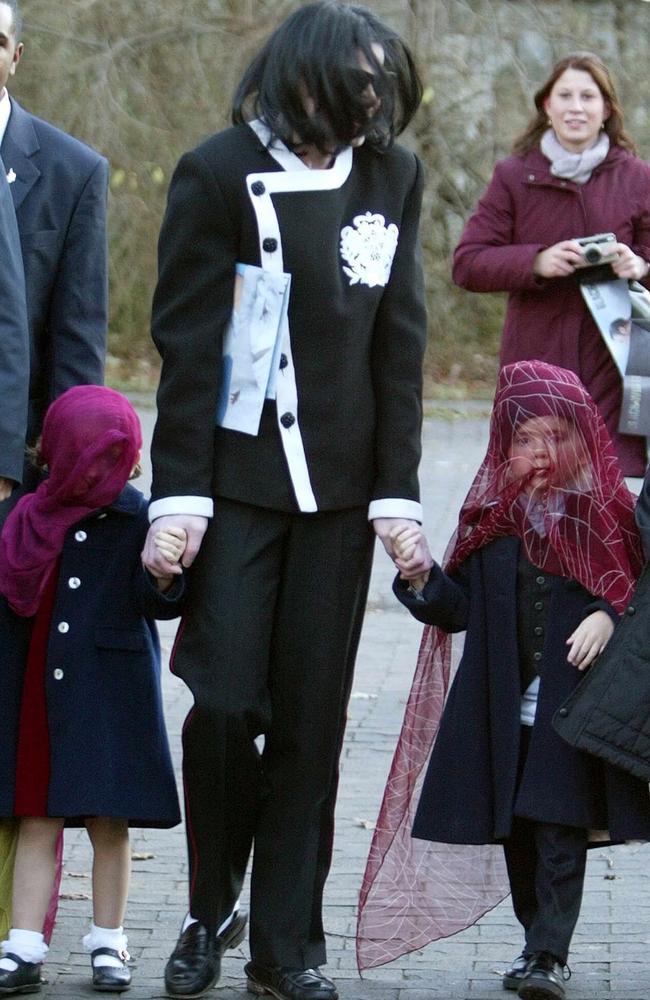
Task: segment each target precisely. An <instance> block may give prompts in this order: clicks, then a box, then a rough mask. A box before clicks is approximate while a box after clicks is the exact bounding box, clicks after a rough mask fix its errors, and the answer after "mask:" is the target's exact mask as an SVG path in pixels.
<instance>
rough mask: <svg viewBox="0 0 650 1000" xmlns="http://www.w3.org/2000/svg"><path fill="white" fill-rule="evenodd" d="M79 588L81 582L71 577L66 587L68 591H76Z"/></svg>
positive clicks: (76, 577) (75, 577)
mask: <svg viewBox="0 0 650 1000" xmlns="http://www.w3.org/2000/svg"><path fill="white" fill-rule="evenodd" d="M80 586H81V580H80V579H79V577H78V576H71V577H70V579H69V580H68V587H69V588H70V590H77V589H78V588H79V587H80Z"/></svg>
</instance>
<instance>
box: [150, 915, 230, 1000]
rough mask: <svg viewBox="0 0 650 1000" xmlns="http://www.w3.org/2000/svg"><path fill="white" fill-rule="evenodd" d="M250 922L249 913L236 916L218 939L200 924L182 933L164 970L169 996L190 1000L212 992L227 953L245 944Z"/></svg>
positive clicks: (217, 936) (193, 925) (191, 925)
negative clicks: (222, 960) (228, 949)
mask: <svg viewBox="0 0 650 1000" xmlns="http://www.w3.org/2000/svg"><path fill="white" fill-rule="evenodd" d="M247 920H248V915H247V914H246V913H242V912H238V913H235V914H234V915H233V918H232V920H231V921H230V923H229V924H228V926H227V927H226V928H224V930H223V931H221V933H220V934H216V935H212V934H210V932H209V931H208V928H207V927H206V926H205V925H204V924H200V923H197V922H195V923H193V924H190V925H189V927H186V929H185V930H184V931H181V934H180V937H179V939H178V941H177V943H176V947H175V948H174V950H173V952H172V954H171V956H170V959H169V961H168V962H167V965H166V967H165V990H166V991H167V996H170V997H183V998H185V1000H191V998H193V997H201V996H203V994H204V993H207V992H208V990H210V989H212V987H213V986H214V985H215V984H216V983H217V981H218V979H219V976H220V975H221V957H222V955H223V953H224V951H225V950H226V949H227V948H236V947H237V945H238V944H239V943H240V942H241V941H242V940H243V938H244V934H245V933H246V922H247Z"/></svg>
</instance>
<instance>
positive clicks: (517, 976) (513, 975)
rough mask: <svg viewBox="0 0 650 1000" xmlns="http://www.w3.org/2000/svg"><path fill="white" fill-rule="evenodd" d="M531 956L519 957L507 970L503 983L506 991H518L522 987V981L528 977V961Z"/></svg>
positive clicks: (522, 955)
mask: <svg viewBox="0 0 650 1000" xmlns="http://www.w3.org/2000/svg"><path fill="white" fill-rule="evenodd" d="M529 957H530V956H528V955H524V954H523V953H522V954H521V955H519V957H518V958H516V959H515V960H514V962H513V963H512V965H511V966H510V967H509V968H508V969H506V971H505V972H504V973H503V977H502V980H501V981H502V983H503V988H504V990H518V989H519V987H520V986H521V981H522V979H523V978H524V976H525V975H526V967H527V966H528V959H529Z"/></svg>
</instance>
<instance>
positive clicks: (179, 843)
mask: <svg viewBox="0 0 650 1000" xmlns="http://www.w3.org/2000/svg"><path fill="white" fill-rule="evenodd" d="M142 417H143V423H144V425H145V432H146V434H150V431H151V425H152V421H153V414H152V413H151V411H148V410H143V411H142ZM486 429H487V422H486V412H485V407H483V406H477V407H469V406H464V407H460V406H459V408H458V411H457V412H456V411H454V410H453V406H452V407H449V406H447V405H446V404H445V406H443V407H441V408H435V409H432V411H431V414H430V416H429V417H428V418H427V421H426V424H425V448H424V451H425V460H424V462H423V477H422V478H423V494H424V500H425V505H426V510H427V520H426V527H427V531H428V534H429V537H430V540H431V546H432V551H433V554H434V555H435V556H436V557H437V558H440V557H441V556H442V553H443V551H444V547H445V544H446V542H447V540H448V537H449V535H450V533H451V530H452V528H453V524H454V521H455V518H456V516H457V513H458V509H459V506H460V503H461V501H462V499H463V497H464V495H465V491H466V489H467V486H468V484H469V482H470V480H471V478H472V475H473V473H474V472H475V470H476V467H477V466H478V463H479V461H480V458H481V457H482V450H483V447H484V444H485V440H486ZM141 488H143V489H145V490H146V489H147V488H148V483H147V482H146V481H145V482H144V483H143V485H142V487H141ZM391 578H392V567H391V564H390V562H389V561H388V559H387V558H386V557H385V556H384V554H383V552H379V551H378V552H377V555H376V559H375V567H374V570H373V579H372V585H371V594H370V600H369V605H368V613H367V617H366V624H365V628H364V634H363V638H362V643H361V649H360V654H359V659H358V666H357V672H356V679H355V684H354V687H353V694H352V700H351V703H350V717H349V723H348V728H347V735H346V740H345V746H344V751H343V758H342V774H341V787H340V794H339V801H338V809H337V836H336V841H335V849H334V862H333V868H332V874H331V877H330V879H329V882H328V885H327V890H326V913H325V926H326V928H327V930H328V932H329V933H328V953H329V964H328V967H327V970H326V971H327V972H328V973H330V974H331V975H332V976H333V977H334V978H335V979H336V980H337V982H338V984H339V987H340V992H341V1000H357V998H358V1000H430V998H431V1000H433V998H438V997H440V998H442V997H444V998H446V1000H490V998H495V997H501V996H505V995H506V994H504V993H503V991H502V988H501V980H500V976H499V971H500V970H502V969H503V968H504V967H505V965H506V964H507V963H508V962H509V960H510V959H512V958H514V957H515V955H517V954H518V952H519V950H520V947H521V934H520V931H519V929H518V926H517V924H516V922H515V920H514V917H513V915H512V911H511V908H510V903H509V901H507V900H506V901H505V902H504V903H503V904H501V906H499V907H497V908H496V909H495V910H494V911H492V913H490V914H488V915H487V916H486V917H485V918H484V919H483V920H482V921H481V922H480V923H479V924H478V925H477V926H476V927H474V928H471V929H469V930H468V931H466V932H464V933H463V934H459V935H457V936H456V937H454V938H450V939H448V940H446V941H441V942H437V943H435V944H433V945H430V946H429V947H428V948H426V949H424V950H422V951H421V952H417V953H415V954H413V955H411V956H408V957H406V958H404V959H400V960H398V961H396V962H394V963H393V964H392V965H390V966H386V967H384V968H382V969H376V970H372V971H370V972H368V973H367V974H366V975H365V977H364V979H363V980H361V979H360V978H359V976H358V974H357V971H356V966H355V954H354V929H355V912H356V902H357V894H358V890H359V885H360V882H361V876H362V872H363V868H364V865H365V858H366V854H367V850H368V846H369V843H370V838H371V831H370V829H369V828H368V827H369V825H370V824H371V823H372V822H373V821H374V819H375V818H376V815H377V811H378V808H379V803H380V800H381V794H382V791H383V786H384V781H385V778H386V775H387V772H388V768H389V765H390V761H391V757H392V752H393V749H394V746H395V742H396V739H397V734H398V732H399V728H400V724H401V717H402V713H403V709H404V702H405V698H406V695H407V693H408V688H409V685H410V680H411V676H412V673H413V669H414V665H415V656H416V652H417V647H418V643H419V638H420V631H421V630H420V627H419V626H418V625H417V623H416V622H414V621H413V620H412V619H411V618H410V617H409V615H408V614H407V613H406V612H405V611H404V610H403V609H402V608H401V607H399V605H397V603H396V602H394V600H393V598H392V595H391V593H390V583H391ZM161 631H162V635H163V646H164V648H165V650H166V652H168V651H169V648H170V645H171V640H172V635H173V633H172V629H171V628H170V626H169V625H168V624H163V626H162V629H161ZM164 688H165V706H166V713H167V721H168V726H169V732H170V738H171V742H172V749H173V753H174V759H175V763H176V765H177V767H178V766H179V765H180V737H179V733H180V728H181V725H182V722H183V719H184V716H185V713H186V712H187V709H188V707H189V704H190V699H189V697H188V695H187V692H186V690H185V688H184V685H183V684H182V683H181V682H180V681H178V680H176V678H174V677H172V676H171V675H170V674H169V673H168V672H165V679H164ZM125 780H128V775H125ZM133 853H134V857H135V860H134V863H133V869H134V870H133V883H132V890H131V895H130V903H129V908H128V912H127V920H126V925H127V931H128V934H129V947H130V950H131V953H132V955H133V958H134V963H135V964H134V976H133V987H132V989H131V990H130V992H129V994H128V997H129V998H132V1000H139V998H157V997H162V996H164V995H165V994H164V992H163V983H162V973H163V967H164V963H165V961H166V959H167V957H168V955H169V953H170V951H171V949H172V947H173V945H174V941H175V938H176V935H177V932H178V927H179V924H180V921H181V920H182V917H183V914H184V911H185V906H186V882H187V865H186V860H185V841H184V835H183V830H182V828H181V827H179V828H177V829H176V830H170V831H156V830H144V831H134V835H133ZM65 857H66V861H65V873H66V874H65V877H64V879H63V884H62V893H63V898H62V900H61V906H60V911H59V919H58V923H57V927H56V930H55V936H54V940H53V942H52V948H51V952H50V956H49V961H48V963H47V967H46V970H47V977H48V979H49V984H48V986H47V987H46V988H44V990H43V992H42V993H41V996H43V997H45V998H46V1000H54V998H60V997H69V998H73V1000H81V998H87V997H90V996H92V995H95V994H93V993H92V990H91V989H90V987H89V985H88V983H89V975H88V973H89V961H88V957H87V956H86V955H85V954H84V953H83V950H82V947H81V937H82V935H83V933H85V931H86V929H87V924H88V920H89V914H90V902H89V896H90V880H89V878H88V872H89V866H90V853H89V850H88V845H87V840H86V836H85V834H84V833H83V832H81V831H79V832H78V833H76V832H75V831H69V832H68V835H67V839H66V855H65ZM649 862H650V847H649V846H647V845H644V846H638V847H619V848H613V849H612V848H604V849H602V850H600V849H598V850H595V851H592V852H591V855H590V859H589V864H588V876H587V885H586V893H585V900H584V904H583V910H582V917H581V920H580V923H579V925H578V930H577V933H576V936H575V939H574V948H573V953H572V956H571V965H572V969H573V978H572V980H571V982H570V983H568V986H567V993H568V997H569V1000H600V998H605V997H607V998H617V1000H650V953H649V948H648V945H649V942H650V863H649ZM247 959H248V951H247V945H246V943H244V945H242V947H241V948H239V949H237V950H235V951H234V952H229V953H228V955H227V957H226V958H225V960H224V969H223V976H222V979H221V983H220V986H219V988H218V992H217V993H214V994H211V995H212V996H215V997H218V998H219V1000H242V997H243V996H245V977H244V974H243V967H244V963H245V962H246V961H247ZM406 991H408V992H406Z"/></svg>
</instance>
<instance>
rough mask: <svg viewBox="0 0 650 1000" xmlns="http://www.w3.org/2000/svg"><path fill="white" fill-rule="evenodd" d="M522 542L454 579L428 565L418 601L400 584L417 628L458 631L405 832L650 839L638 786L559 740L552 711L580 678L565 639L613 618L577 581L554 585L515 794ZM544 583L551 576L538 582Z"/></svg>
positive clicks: (486, 837)
mask: <svg viewBox="0 0 650 1000" xmlns="http://www.w3.org/2000/svg"><path fill="white" fill-rule="evenodd" d="M519 547H520V546H519V541H518V540H517V539H515V538H500V539H496V540H495V541H492V542H491V543H489V544H488V545H486V546H485V547H484V548H482V549H479V550H478V551H476V552H474V553H473V554H472V555H471V556H470V558H469V559H468V560H467V562H466V563H464V564H463V565H462V566H461V567H460V568H459V570H458V571H457V572H456V573H454V574H453V576H447V575H445V574H444V573H443V572H442V570H441V569H440V568H439V567H435V568H434V570H433V572H432V574H431V578H430V580H429V583H428V584H427V586H426V588H425V590H424V598H425V600H424V602H418V601H416V600H415V599H414V597H413V596H410V595H409V592H408V591H407V590H406V588H405V586H404V585H403V583H400V582H399V580H398V581H396V584H395V590H396V593H397V596H398V597H399V599H400V600H401V601H402V602H403V603H404V604H406V606H407V607H408V608H409V610H410V611H411V613H412V614H413V615H414V616H415V617H416V618H418V619H419V620H420V621H422V622H426V623H428V624H432V625H438V626H439V627H441V628H442V629H444V630H445V631H448V632H460V631H463V630H466V635H465V646H464V651H463V656H462V659H461V662H460V665H459V667H458V671H457V673H456V676H455V679H454V681H453V684H452V686H451V689H450V692H449V696H448V699H447V703H446V706H445V710H444V714H443V718H442V722H441V725H440V731H439V734H438V738H437V740H436V743H435V746H434V748H433V752H432V755H431V760H430V763H429V767H428V771H427V775H426V779H425V782H424V785H423V788H422V794H421V797H420V802H419V806H418V811H417V815H416V818H415V824H414V828H413V835H414V836H416V837H420V838H422V839H425V840H432V841H440V842H443V843H456V844H486V843H493V842H496V841H501V840H503V839H504V838H506V837H508V836H509V834H510V832H511V824H512V819H513V816H514V815H518V816H524V817H528V818H530V819H532V820H538V821H542V822H548V823H560V824H565V825H568V826H577V827H585V828H588V829H599V830H609V833H610V836H611V838H612V839H613V840H626V839H637V838H638V839H645V838H647V837H648V836H650V800H649V799H648V793H647V786H646V785H645V784H643V783H642V782H640V781H637V780H636V779H634V778H632V777H631V776H629V775H627V774H624V773H623V772H622V771H618V770H616V769H614V768H609V767H606V766H603V765H601V763H600V762H599V761H597V760H596V759H595V758H592V757H591V756H590V755H588V754H586V753H583V752H581V751H577V750H574V749H573V748H572V747H570V746H568V744H567V743H565V742H564V740H562V739H561V738H560V737H559V736H558V735H557V733H555V731H554V730H553V728H552V726H551V720H552V717H553V713H554V712H555V710H556V709H557V708H558V706H559V705H560V704H561V703H562V701H563V700H564V699H565V698H566V697H567V696H568V695H569V693H570V692H571V691H572V690H573V689H574V687H575V686H576V685H577V684H578V683H579V682H580V679H581V677H582V675H581V673H580V672H579V671H578V670H577V668H576V667H574V666H573V665H572V664H570V663H568V662H567V658H566V657H567V647H566V640H567V638H568V636H569V635H570V634H571V633H572V632H573V631H574V629H575V628H576V627H577V626H578V624H579V623H580V622H581V621H582V620H583V619H584V618H585V617H586V616H587V615H588V614H590V613H591V612H592V611H595V610H598V609H602V610H606V611H608V612H609V613H611V614H614V613H613V611H612V609H611V608H610V606H609V605H608V604H607V603H606V602H604V601H601V600H598V599H595V598H594V597H593V596H592V595H591V594H589V593H588V592H587V591H586V590H585V589H584V587H582V586H581V585H580V584H579V583H577V582H576V581H574V580H570V579H565V578H563V577H559V576H552V577H548V580H550V583H551V587H550V592H549V594H548V610H547V616H546V629H545V637H544V644H543V659H542V661H541V667H540V678H541V680H540V687H539V697H538V702H537V713H536V717H535V723H534V726H533V728H532V733H531V740H530V749H529V752H528V757H527V760H526V766H525V768H524V772H523V775H522V778H521V782H520V784H519V786H518V785H517V766H518V759H519V743H520V730H521V723H520V704H521V680H520V672H519V653H518V635H517V561H518V556H519ZM540 578H544V579H545V581H546V582H548V580H547V579H546V577H545V574H543V573H540Z"/></svg>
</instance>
